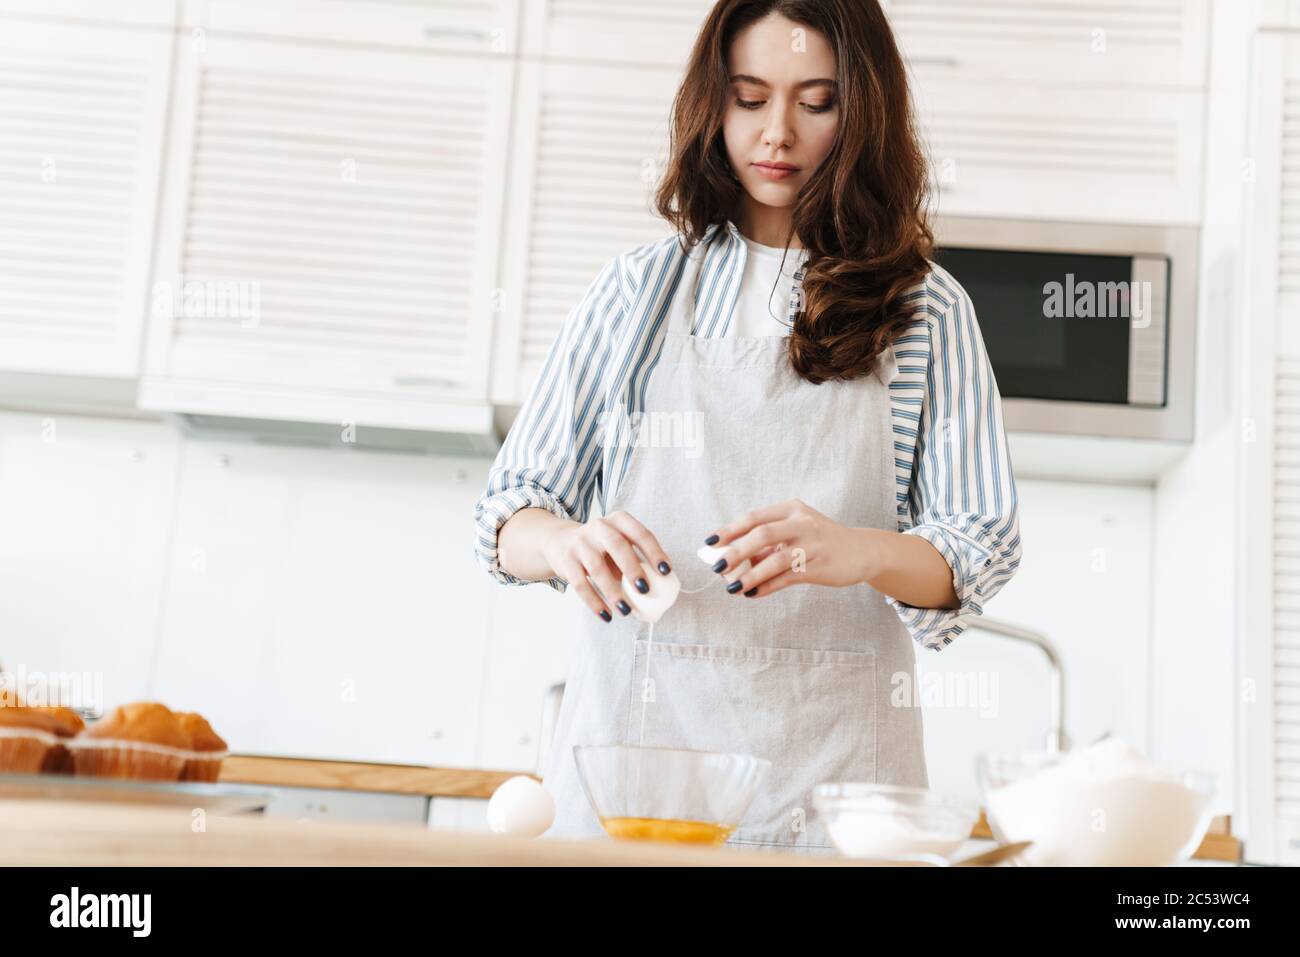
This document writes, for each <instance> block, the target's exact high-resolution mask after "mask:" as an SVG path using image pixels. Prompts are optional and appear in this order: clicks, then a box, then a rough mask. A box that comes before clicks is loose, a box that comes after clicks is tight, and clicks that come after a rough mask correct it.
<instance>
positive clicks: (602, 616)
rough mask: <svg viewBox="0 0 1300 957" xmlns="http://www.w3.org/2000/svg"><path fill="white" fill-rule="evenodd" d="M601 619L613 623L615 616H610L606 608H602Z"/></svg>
mask: <svg viewBox="0 0 1300 957" xmlns="http://www.w3.org/2000/svg"><path fill="white" fill-rule="evenodd" d="M600 617H601V618H604V619H605V620H606V621H613V620H614V616H613V615H611V614H610V613H609V612H608V611H606V610H605V609H604V608H602V609H601V610H600Z"/></svg>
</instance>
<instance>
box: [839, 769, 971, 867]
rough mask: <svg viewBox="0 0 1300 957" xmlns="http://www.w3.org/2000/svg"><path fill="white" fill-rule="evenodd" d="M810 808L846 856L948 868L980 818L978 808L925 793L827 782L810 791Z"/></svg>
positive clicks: (922, 789)
mask: <svg viewBox="0 0 1300 957" xmlns="http://www.w3.org/2000/svg"><path fill="white" fill-rule="evenodd" d="M813 806H814V807H815V808H816V809H817V813H818V814H820V815H821V816H822V818H823V820H824V821H825V822H826V832H827V833H828V834H829V835H830V838H831V841H832V843H834V844H835V846H836V848H838V849H839V850H840V852H841V853H843V854H845V855H846V856H848V857H866V858H872V859H874V860H933V859H935V858H937V859H938V860H937V861H934V862H935V863H947V862H948V861H949V860H950V859H951V858H952V855H953V854H955V853H956V851H957V849H958V848H960V847H961V846H962V845H963V844H964V843H965V842H966V841H968V840H970V834H971V828H973V827H974V826H975V822H976V821H977V820H978V819H979V813H980V809H979V804H977V803H976V802H975V801H971V800H968V799H966V798H961V797H953V796H948V795H943V794H937V793H935V792H934V791H929V790H927V789H925V788H909V787H900V786H896V785H891V784H865V783H862V784H859V783H855V782H843V783H841V782H832V783H827V784H819V785H817V786H816V787H815V788H813Z"/></svg>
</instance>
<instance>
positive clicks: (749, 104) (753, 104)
mask: <svg viewBox="0 0 1300 957" xmlns="http://www.w3.org/2000/svg"><path fill="white" fill-rule="evenodd" d="M764 102H765V101H763V100H742V99H740V98H739V97H737V99H736V105H737V106H738V107H740V108H741V109H742V110H756V109H758V108H759V107H760V106H762V105H763V103H764ZM803 106H804V108H805V109H807V110H808V112H809V113H825V112H826V111H827V110H830V109H832V108H834V106H835V101H834V100H832V101H831V102H829V103H824V104H822V105H820V106H815V105H813V104H812V103H804V104H803Z"/></svg>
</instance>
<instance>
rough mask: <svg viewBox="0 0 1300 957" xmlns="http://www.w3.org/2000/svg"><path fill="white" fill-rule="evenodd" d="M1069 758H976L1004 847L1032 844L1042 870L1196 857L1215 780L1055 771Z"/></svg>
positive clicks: (1032, 859)
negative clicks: (1046, 867)
mask: <svg viewBox="0 0 1300 957" xmlns="http://www.w3.org/2000/svg"><path fill="white" fill-rule="evenodd" d="M1069 754H1070V752H1051V751H1030V752H1022V753H994V752H988V753H984V754H981V755H979V756H978V757H977V758H976V762H975V767H976V776H977V778H978V780H979V787H980V796H981V799H982V800H983V802H984V808H985V811H986V813H987V815H988V821H989V829H990V830H991V831H992V832H993V835H994V837H996V838H997V839H998V841H999V842H1000V843H1003V844H1006V843H1010V842H1013V841H1033V845H1032V846H1031V847H1029V848H1027V849H1026V850H1025V851H1024V853H1023V854H1022V855H1021V858H1020V860H1021V862H1022V863H1023V864H1026V865H1031V866H1033V865H1038V866H1053V865H1060V866H1071V867H1087V866H1100V867H1163V866H1167V865H1171V864H1177V863H1178V862H1180V861H1184V860H1186V859H1187V858H1189V857H1190V856H1191V855H1192V854H1193V853H1194V852H1195V851H1196V848H1197V847H1199V846H1200V843H1201V840H1202V839H1203V838H1204V837H1205V832H1206V830H1207V829H1208V827H1209V825H1210V818H1211V808H1210V801H1211V799H1212V798H1213V797H1214V776H1213V775H1211V774H1208V773H1205V772H1203V771H1170V772H1163V771H1160V770H1159V769H1158V768H1156V767H1154V766H1149V769H1150V773H1137V772H1136V771H1124V772H1118V771H1114V770H1111V771H1106V772H1105V773H1099V774H1098V775H1096V776H1095V777H1081V776H1080V775H1079V774H1078V773H1074V774H1069V775H1066V774H1064V773H1057V772H1055V771H1054V769H1055V768H1056V767H1057V765H1059V764H1060V762H1061V761H1062V760H1063V759H1064V758H1066V757H1067V756H1068V755H1069Z"/></svg>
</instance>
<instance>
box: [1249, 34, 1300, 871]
mask: <svg viewBox="0 0 1300 957" xmlns="http://www.w3.org/2000/svg"><path fill="white" fill-rule="evenodd" d="M1253 54H1254V55H1253V58H1252V63H1251V73H1252V93H1251V141H1250V150H1249V152H1250V159H1251V161H1252V164H1253V165H1252V167H1251V168H1249V170H1248V175H1247V176H1246V177H1245V179H1246V187H1247V194H1248V198H1249V207H1248V219H1247V222H1246V229H1245V238H1246V248H1245V249H1244V250H1243V253H1242V261H1243V263H1245V264H1246V266H1245V268H1246V274H1245V275H1246V289H1247V297H1246V304H1245V307H1244V309H1243V313H1242V315H1243V316H1244V318H1245V319H1246V321H1248V322H1249V323H1250V333H1249V335H1248V336H1246V337H1244V341H1245V342H1246V343H1247V356H1246V362H1247V365H1246V369H1245V376H1244V378H1245V383H1246V385H1245V390H1246V397H1247V401H1246V408H1247V416H1248V417H1247V418H1246V420H1245V421H1244V422H1243V423H1242V425H1243V430H1244V431H1243V435H1242V438H1243V440H1244V442H1243V446H1242V448H1243V454H1244V457H1245V460H1246V469H1245V476H1244V478H1243V486H1242V489H1241V492H1240V496H1241V499H1240V501H1241V508H1242V515H1243V523H1244V526H1245V528H1244V533H1243V535H1242V536H1241V540H1242V542H1243V545H1242V549H1241V554H1242V561H1243V562H1244V563H1245V570H1244V572H1243V574H1242V576H1241V581H1242V588H1243V591H1242V596H1241V607H1242V622H1243V637H1244V642H1243V643H1244V650H1243V654H1242V670H1241V686H1242V689H1243V694H1242V705H1243V708H1242V724H1243V728H1244V731H1243V737H1242V749H1243V752H1244V760H1243V766H1244V768H1245V776H1246V781H1245V794H1246V800H1247V806H1246V827H1247V831H1246V846H1247V849H1248V852H1249V855H1250V859H1251V860H1258V861H1261V862H1268V863H1277V864H1298V863H1300V34H1295V33H1289V34H1288V33H1282V32H1263V33H1260V34H1258V35H1257V36H1256V38H1255V44H1254V50H1253Z"/></svg>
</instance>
